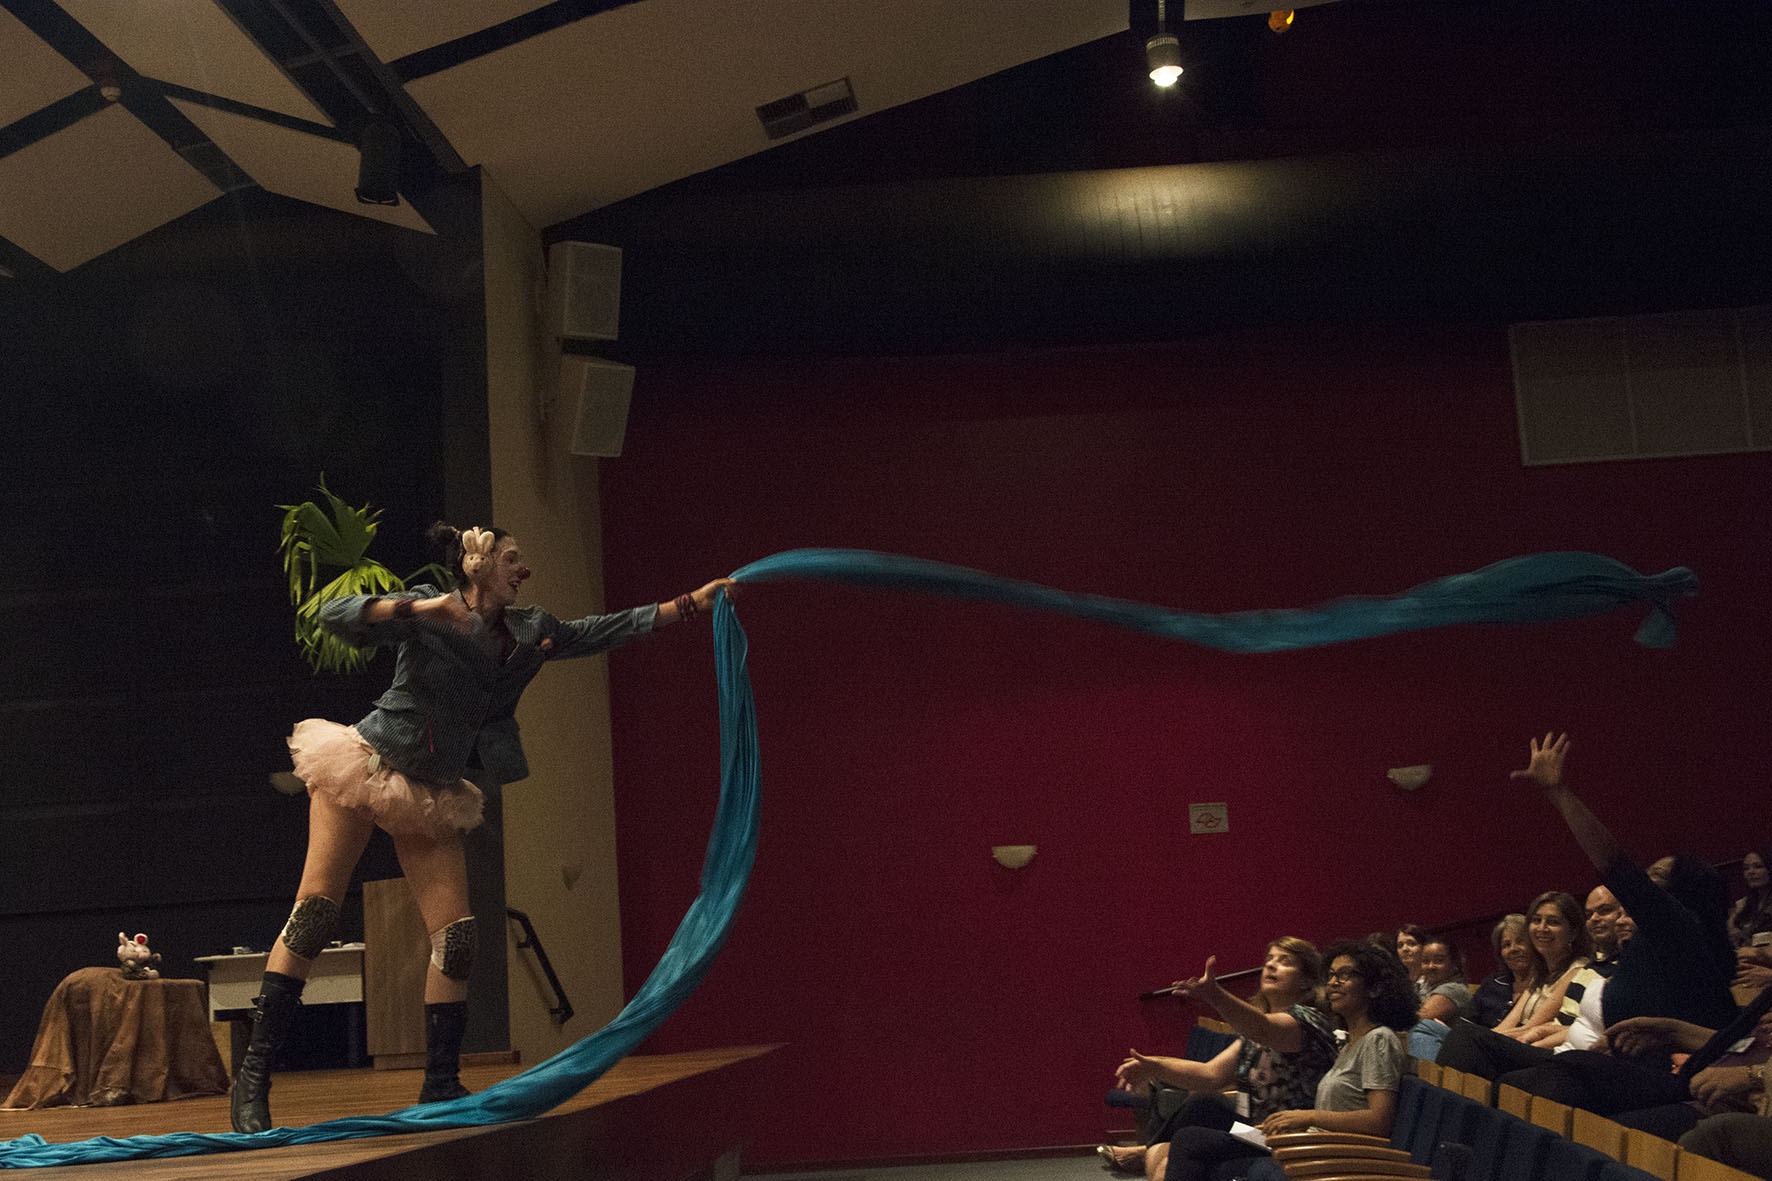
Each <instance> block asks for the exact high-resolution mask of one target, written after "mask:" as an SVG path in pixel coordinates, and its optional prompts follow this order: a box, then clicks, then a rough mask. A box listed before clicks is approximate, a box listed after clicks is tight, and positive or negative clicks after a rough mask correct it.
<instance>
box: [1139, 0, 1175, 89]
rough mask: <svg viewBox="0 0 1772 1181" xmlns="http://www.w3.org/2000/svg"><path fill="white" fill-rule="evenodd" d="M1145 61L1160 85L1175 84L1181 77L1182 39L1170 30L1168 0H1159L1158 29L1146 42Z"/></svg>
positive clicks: (1152, 78) (1155, 80)
mask: <svg viewBox="0 0 1772 1181" xmlns="http://www.w3.org/2000/svg"><path fill="white" fill-rule="evenodd" d="M1144 61H1145V64H1146V65H1147V66H1149V67H1150V70H1151V81H1152V82H1155V83H1156V84H1157V85H1158V86H1174V85H1175V80H1176V79H1177V78H1179V77H1181V39H1180V38H1179V37H1177V36H1176V35H1175V34H1174V33H1171V32H1170V31H1169V25H1168V4H1167V3H1166V0H1157V31H1156V33H1155V34H1154V35H1153V36H1152V37H1151V38H1150V39H1149V40H1148V41H1146V42H1145V43H1144Z"/></svg>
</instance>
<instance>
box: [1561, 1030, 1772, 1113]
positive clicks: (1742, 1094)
mask: <svg viewBox="0 0 1772 1181" xmlns="http://www.w3.org/2000/svg"><path fill="white" fill-rule="evenodd" d="M1769 1008H1772V995H1769V996H1767V997H1766V998H1765V999H1764V1000H1756V1001H1755V1002H1754V1004H1753V1005H1751V1006H1749V1007H1748V1008H1746V1009H1743V1010H1742V1011H1741V1013H1740V1014H1739V1015H1738V1016H1737V1017H1736V1018H1735V1020H1734V1021H1732V1022H1731V1023H1730V1024H1729V1025H1728V1026H1726V1027H1725V1028H1724V1029H1722V1030H1711V1029H1706V1028H1704V1027H1702V1026H1698V1025H1694V1024H1692V1023H1691V1022H1689V1021H1677V1020H1674V1019H1673V1018H1669V1017H1633V1018H1631V1019H1630V1020H1628V1021H1621V1022H1619V1023H1618V1024H1616V1025H1614V1026H1612V1027H1611V1028H1609V1029H1608V1030H1606V1040H1607V1041H1608V1042H1609V1043H1610V1044H1611V1045H1612V1047H1613V1048H1614V1049H1616V1050H1617V1052H1618V1053H1619V1054H1623V1055H1631V1056H1633V1057H1636V1058H1643V1057H1647V1056H1651V1055H1662V1056H1665V1055H1668V1054H1671V1053H1684V1054H1687V1055H1689V1057H1687V1059H1686V1060H1685V1062H1684V1063H1682V1064H1681V1066H1680V1069H1679V1070H1678V1071H1649V1070H1642V1069H1638V1068H1635V1067H1631V1068H1628V1069H1629V1073H1628V1074H1620V1073H1619V1072H1616V1071H1613V1072H1610V1073H1609V1074H1608V1075H1607V1076H1606V1081H1605V1087H1604V1090H1603V1094H1604V1098H1605V1100H1606V1102H1607V1103H1608V1105H1610V1107H1611V1109H1610V1110H1607V1111H1605V1112H1602V1113H1601V1114H1604V1115H1608V1116H1610V1117H1611V1118H1612V1119H1614V1120H1617V1121H1618V1122H1619V1123H1621V1124H1624V1125H1625V1126H1626V1127H1632V1128H1641V1129H1643V1130H1644V1131H1647V1132H1649V1133H1651V1134H1653V1135H1656V1136H1660V1137H1662V1138H1663V1139H1666V1140H1676V1139H1678V1138H1679V1137H1680V1136H1682V1135H1684V1134H1685V1133H1686V1132H1688V1131H1690V1130H1692V1129H1693V1128H1694V1127H1695V1126H1697V1124H1698V1121H1699V1120H1700V1119H1703V1118H1705V1117H1706V1116H1711V1115H1717V1114H1721V1113H1723V1112H1741V1111H1752V1110H1754V1107H1755V1103H1756V1102H1757V1100H1756V1099H1755V1095H1756V1093H1759V1094H1763V1093H1764V1090H1765V1078H1764V1076H1765V1064H1766V1059H1767V1057H1768V1056H1772V1021H1769V1020H1768V1019H1767V1015H1766V1014H1767V1010H1768V1009H1769ZM1571 1053H1572V1054H1573V1051H1571ZM1586 1057H1587V1058H1589V1059H1591V1060H1593V1061H1601V1062H1603V1061H1606V1060H1607V1058H1606V1056H1605V1055H1603V1054H1593V1055H1588V1056H1586Z"/></svg>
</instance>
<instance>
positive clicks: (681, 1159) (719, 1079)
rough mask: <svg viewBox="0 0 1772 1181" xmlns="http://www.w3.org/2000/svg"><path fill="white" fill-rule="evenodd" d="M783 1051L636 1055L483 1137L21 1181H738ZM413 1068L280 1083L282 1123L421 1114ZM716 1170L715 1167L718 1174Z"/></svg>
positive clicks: (99, 1117)
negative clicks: (741, 1157) (755, 1097)
mask: <svg viewBox="0 0 1772 1181" xmlns="http://www.w3.org/2000/svg"><path fill="white" fill-rule="evenodd" d="M775 1048H776V1047H774V1046H734V1047H726V1048H721V1049H714V1050H697V1051H692V1052H689V1053H683V1054H660V1055H650V1056H631V1057H628V1058H624V1059H623V1060H622V1061H620V1062H618V1063H616V1064H615V1065H614V1066H613V1067H611V1068H610V1070H609V1071H608V1073H606V1074H605V1075H604V1076H603V1077H602V1078H600V1079H598V1080H597V1081H596V1082H594V1083H592V1084H591V1085H590V1086H589V1087H587V1088H586V1089H585V1090H584V1091H582V1092H580V1093H579V1094H578V1095H577V1096H575V1097H574V1098H572V1099H569V1100H567V1101H566V1102H565V1103H562V1104H561V1105H560V1106H558V1107H556V1108H554V1109H553V1110H552V1111H550V1112H548V1113H547V1114H546V1115H544V1116H542V1117H541V1118H540V1119H535V1120H524V1121H521V1122H518V1123H511V1124H495V1125H492V1126H490V1127H484V1128H457V1129H452V1130H450V1131H443V1132H425V1133H421V1134H415V1135H402V1136H378V1137H372V1138H370V1139H367V1140H340V1141H334V1142H331V1143H326V1144H304V1145H293V1146H289V1147H283V1148H267V1149H260V1150H257V1151H253V1152H228V1153H218V1154H212V1155H208V1156H185V1157H173V1158H170V1159H166V1160H148V1161H131V1162H126V1163H107V1164H94V1165H70V1166H58V1167H55V1168H46V1169H32V1170H30V1171H29V1172H28V1173H24V1174H21V1175H22V1176H26V1177H29V1178H31V1179H32V1181H37V1179H39V1178H41V1179H42V1181H52V1179H54V1178H80V1179H81V1181H94V1179H95V1178H100V1177H102V1178H105V1179H106V1181H110V1179H112V1178H117V1179H118V1181H171V1179H172V1178H178V1179H180V1181H220V1179H222V1178H227V1179H230V1181H231V1179H233V1178H242V1177H250V1178H252V1179H253V1181H293V1179H295V1178H328V1179H329V1181H346V1179H350V1181H368V1179H370V1178H374V1179H375V1181H405V1179H408V1178H410V1179H412V1181H449V1179H451V1178H457V1177H461V1178H475V1179H480V1178H499V1177H520V1178H523V1179H524V1181H554V1179H556V1178H561V1179H565V1178H585V1179H586V1181H593V1179H594V1181H627V1179H629V1178H632V1179H633V1181H683V1179H685V1178H704V1177H705V1178H714V1177H716V1176H736V1174H737V1169H736V1164H735V1162H736V1160H737V1153H738V1152H739V1151H740V1150H741V1149H742V1148H743V1146H744V1144H745V1143H746V1141H747V1140H748V1137H749V1132H748V1126H749V1112H748V1110H747V1105H746V1103H745V1098H744V1097H745V1096H746V1095H747V1094H755V1093H756V1089H755V1086H754V1081H755V1079H756V1077H757V1075H758V1072H759V1071H761V1070H763V1069H766V1068H767V1065H768V1063H769V1062H770V1061H771V1058H772V1055H771V1054H770V1051H771V1050H773V1049H775ZM520 1070H521V1068H520V1067H515V1066H470V1067H465V1068H463V1070H462V1082H463V1083H465V1084H466V1085H467V1086H468V1087H469V1088H471V1089H473V1090H476V1091H478V1090H483V1089H484V1088H486V1087H488V1086H491V1085H492V1084H493V1083H495V1082H498V1081H500V1080H502V1079H505V1078H508V1077H510V1076H511V1075H513V1074H517V1073H520ZM422 1077H423V1076H422V1074H421V1072H419V1071H415V1070H388V1071H378V1070H315V1071H294V1072H285V1073H283V1074H279V1075H277V1076H275V1080H274V1083H275V1085H274V1086H273V1088H272V1091H271V1113H272V1115H273V1116H274V1117H275V1118H276V1121H277V1122H278V1123H279V1124H283V1125H302V1126H305V1125H307V1124H315V1123H319V1122H321V1121H323V1120H329V1119H337V1118H339V1117H341V1116H354V1115H380V1114H383V1113H385V1112H389V1111H397V1110H399V1109H400V1108H402V1107H407V1106H410V1105H411V1103H412V1101H413V1100H414V1099H415V1098H416V1097H417V1095H418V1087H419V1083H420V1081H421V1079H422ZM228 1130H229V1128H228V1098H227V1096H226V1095H218V1096H214V1097H210V1098H203V1099H184V1100H180V1101H178V1102H173V1103H144V1104H140V1105H137V1106H132V1107H53V1108H45V1109H41V1110H35V1111H0V1139H5V1140H11V1139H14V1138H16V1137H19V1136H22V1135H25V1134H26V1133H29V1132H35V1133H36V1134H37V1135H39V1136H42V1137H43V1138H44V1139H45V1140H48V1141H51V1142H55V1143H61V1142H65V1141H71V1140H86V1139H90V1138H92V1137H95V1136H112V1137H118V1138H122V1137H127V1136H143V1135H163V1134H166V1133H169V1132H226V1131H228ZM716 1165H718V1167H716Z"/></svg>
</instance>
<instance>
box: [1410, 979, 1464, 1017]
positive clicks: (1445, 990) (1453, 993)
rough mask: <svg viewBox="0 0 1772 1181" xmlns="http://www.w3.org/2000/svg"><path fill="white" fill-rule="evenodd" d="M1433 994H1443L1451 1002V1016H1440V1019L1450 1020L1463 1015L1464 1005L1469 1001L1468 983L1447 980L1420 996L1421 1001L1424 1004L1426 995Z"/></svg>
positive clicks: (1430, 995)
mask: <svg viewBox="0 0 1772 1181" xmlns="http://www.w3.org/2000/svg"><path fill="white" fill-rule="evenodd" d="M1435 996H1443V997H1445V998H1446V999H1447V1000H1449V1001H1451V1002H1452V1016H1451V1017H1442V1018H1440V1020H1442V1021H1447V1022H1450V1021H1452V1020H1453V1019H1455V1018H1458V1017H1461V1016H1463V1015H1464V1008H1465V1006H1466V1005H1468V1004H1470V1003H1471V989H1470V985H1468V984H1465V983H1464V982H1463V981H1459V980H1448V981H1446V983H1444V984H1442V985H1439V986H1438V987H1436V988H1435V989H1433V990H1432V991H1431V992H1429V993H1428V994H1427V996H1424V997H1422V998H1421V1003H1422V1004H1426V1003H1427V1000H1428V997H1435Z"/></svg>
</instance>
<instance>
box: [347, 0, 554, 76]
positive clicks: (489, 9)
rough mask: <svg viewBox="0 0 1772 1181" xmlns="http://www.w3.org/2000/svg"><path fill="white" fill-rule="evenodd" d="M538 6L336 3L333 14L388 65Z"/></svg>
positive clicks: (509, 0) (530, 2)
mask: <svg viewBox="0 0 1772 1181" xmlns="http://www.w3.org/2000/svg"><path fill="white" fill-rule="evenodd" d="M541 6H542V4H541V2H540V0H427V2H426V3H424V4H413V3H409V2H405V3H403V2H398V0H338V10H339V11H340V12H342V13H344V15H345V19H346V20H348V21H350V22H351V27H352V28H354V29H356V30H357V34H358V36H360V37H362V38H363V43H364V44H366V45H368V46H369V48H370V49H371V50H373V51H374V52H375V56H376V57H379V58H380V59H381V60H382V61H385V62H391V61H395V60H397V59H399V58H402V57H405V56H406V55H407V54H409V53H417V52H418V51H419V50H421V49H430V48H431V47H432V46H436V45H442V44H444V43H445V42H448V41H454V40H455V39H456V38H457V37H466V36H467V35H468V34H469V33H478V32H479V31H480V30H481V29H489V28H491V27H492V26H493V25H497V24H503V23H504V22H505V21H508V20H510V19H511V18H512V17H518V16H522V15H523V14H524V13H526V12H532V11H534V10H535V9H537V8H540V7H541Z"/></svg>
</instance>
